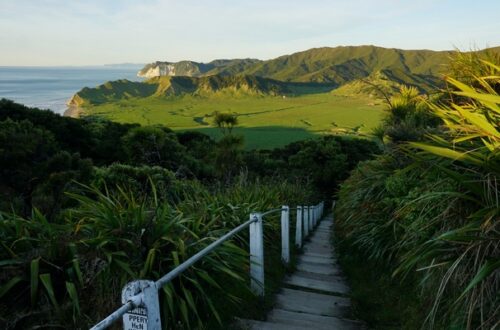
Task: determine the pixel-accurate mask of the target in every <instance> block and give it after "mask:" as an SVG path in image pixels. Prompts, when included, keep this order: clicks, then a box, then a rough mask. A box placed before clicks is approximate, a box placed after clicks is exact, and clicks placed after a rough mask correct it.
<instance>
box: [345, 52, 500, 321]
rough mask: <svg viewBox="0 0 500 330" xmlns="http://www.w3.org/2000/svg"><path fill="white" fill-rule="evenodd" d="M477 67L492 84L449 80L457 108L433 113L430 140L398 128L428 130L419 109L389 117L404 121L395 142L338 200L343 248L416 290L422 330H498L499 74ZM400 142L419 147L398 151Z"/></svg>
mask: <svg viewBox="0 0 500 330" xmlns="http://www.w3.org/2000/svg"><path fill="white" fill-rule="evenodd" d="M459 60H462V59H461V58H459ZM468 63H469V62H468ZM473 63H476V64H477V65H480V66H481V67H479V68H474V67H472V68H471V67H469V68H468V70H464V71H463V72H476V73H481V72H487V73H488V74H487V75H486V76H484V77H482V76H480V75H479V74H478V75H473V77H469V79H465V80H464V81H466V82H470V81H471V79H470V78H473V80H474V81H475V83H474V84H470V85H466V84H464V83H463V82H461V81H459V80H456V79H453V78H447V82H448V84H449V87H450V90H449V91H448V92H447V94H448V95H452V96H456V98H454V97H451V98H449V97H444V96H443V97H442V98H441V99H437V100H436V101H435V102H427V103H426V104H427V105H426V107H427V113H426V114H425V115H424V117H426V118H430V117H432V116H433V117H434V119H431V120H425V121H427V122H429V123H434V122H435V121H436V120H441V126H439V127H436V126H435V125H425V127H428V129H426V133H428V134H429V135H427V136H426V137H422V136H421V135H419V134H417V135H414V134H409V135H408V134H407V133H408V132H412V131H415V130H414V129H413V130H407V128H406V126H401V125H400V123H401V122H406V123H411V126H412V127H413V128H419V127H420V128H421V127H422V125H421V123H422V121H414V120H413V119H412V120H408V119H407V118H415V115H413V114H412V112H414V111H417V112H420V111H422V109H417V108H415V106H414V104H413V103H412V102H411V100H410V99H408V98H407V99H406V103H405V102H402V103H400V104H399V105H398V107H397V108H394V107H391V109H390V110H391V111H397V117H399V118H400V119H401V120H398V121H396V120H392V119H391V120H387V121H386V126H385V127H384V131H385V132H386V133H387V132H390V134H391V136H392V137H393V139H392V141H391V143H390V144H388V145H386V150H385V153H384V154H383V155H381V156H379V157H377V158H376V159H375V160H372V161H368V162H365V163H362V164H361V165H360V166H359V167H358V168H357V169H356V170H355V171H354V172H353V173H352V175H351V177H350V178H349V179H348V180H347V181H346V182H345V183H344V184H343V185H342V187H341V190H340V193H339V208H338V216H339V218H338V221H337V224H338V228H339V233H340V234H341V237H343V239H344V242H343V243H342V244H344V245H347V246H351V247H355V248H356V250H357V253H360V254H361V255H364V256H365V257H367V258H370V259H372V260H374V261H376V262H379V263H382V264H385V265H387V266H388V269H389V270H390V271H392V272H394V273H393V275H394V276H395V280H401V281H408V282H409V283H411V284H410V285H413V286H416V285H418V286H419V289H420V294H419V298H418V299H420V300H421V306H427V308H426V310H425V312H426V314H427V317H426V319H425V320H422V323H423V327H425V328H439V329H442V328H444V329H476V328H480V329H490V328H494V327H495V324H496V325H498V323H497V322H498V319H499V310H498V291H499V286H500V280H499V277H498V274H499V273H498V269H499V267H500V264H499V263H498V260H499V257H500V255H499V251H500V246H499V244H500V236H499V235H498V224H499V221H498V220H499V216H500V206H499V200H498V196H499V193H500V189H499V187H498V183H497V182H498V178H499V176H500V153H499V150H500V131H499V123H500V117H499V112H500V111H499V105H500V97H499V95H498V86H499V81H500V78H499V76H500V67H499V66H498V65H495V64H492V63H490V62H485V61H473ZM402 108H404V109H402ZM391 116H392V117H396V115H395V114H392V115H391ZM418 116H421V115H418ZM425 121H424V122H425ZM419 122H420V123H419ZM394 132H396V133H394ZM430 133H432V134H430ZM396 136H397V137H404V139H406V140H410V141H413V142H411V143H409V144H405V143H403V141H401V140H400V139H399V138H398V139H397V142H398V144H393V143H392V142H394V140H395V139H394V137H396ZM415 140H417V141H418V140H420V142H415ZM400 321H401V322H402V324H400V326H402V327H405V326H408V324H405V322H406V321H407V320H400Z"/></svg>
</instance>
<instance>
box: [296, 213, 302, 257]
mask: <svg viewBox="0 0 500 330" xmlns="http://www.w3.org/2000/svg"><path fill="white" fill-rule="evenodd" d="M302 226H303V225H302V206H297V221H296V223H295V245H296V246H297V247H298V248H301V247H302Z"/></svg>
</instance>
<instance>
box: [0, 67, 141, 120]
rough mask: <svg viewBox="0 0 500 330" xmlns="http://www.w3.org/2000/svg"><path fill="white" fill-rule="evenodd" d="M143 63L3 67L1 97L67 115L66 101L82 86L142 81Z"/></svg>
mask: <svg viewBox="0 0 500 330" xmlns="http://www.w3.org/2000/svg"><path fill="white" fill-rule="evenodd" d="M141 67H142V66H140V65H137V66H135V65H134V66H93V67H90V66H89V67H5V66H3V67H2V66H0V99H1V98H6V99H10V100H13V101H15V102H18V103H21V104H24V105H26V106H30V107H37V108H40V109H50V110H52V111H54V112H56V113H59V114H61V115H62V114H64V111H66V109H67V106H66V102H67V101H68V100H69V99H70V98H71V96H73V94H75V93H76V92H78V91H79V90H80V89H82V88H83V87H96V86H98V85H101V84H103V83H105V82H106V81H109V80H118V79H128V80H133V81H141V80H142V78H138V77H137V76H136V74H137V71H139V69H140V68H141Z"/></svg>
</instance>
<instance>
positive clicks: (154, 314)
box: [122, 280, 161, 330]
mask: <svg viewBox="0 0 500 330" xmlns="http://www.w3.org/2000/svg"><path fill="white" fill-rule="evenodd" d="M139 293H142V304H141V306H140V307H138V308H134V309H132V310H130V311H129V312H127V313H125V314H123V317H122V320H123V328H124V329H148V330H161V318H160V300H159V299H158V289H157V288H156V284H155V282H153V281H146V280H137V281H133V282H130V283H128V284H127V285H125V287H124V288H123V290H122V303H123V304H126V303H127V302H129V301H130V300H131V298H132V297H134V296H135V295H137V294H139Z"/></svg>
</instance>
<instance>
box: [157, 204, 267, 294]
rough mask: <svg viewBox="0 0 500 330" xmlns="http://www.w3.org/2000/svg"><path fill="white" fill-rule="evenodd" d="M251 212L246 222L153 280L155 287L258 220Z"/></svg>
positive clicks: (158, 286)
mask: <svg viewBox="0 0 500 330" xmlns="http://www.w3.org/2000/svg"><path fill="white" fill-rule="evenodd" d="M252 214H258V213H252ZM252 214H251V215H250V220H248V221H247V222H245V223H243V224H241V225H239V226H238V227H236V228H234V229H233V230H231V231H229V232H228V233H227V234H225V235H223V236H222V237H221V238H219V239H218V240H216V241H215V242H213V243H211V244H209V245H208V246H207V247H205V248H204V249H203V250H201V251H200V252H198V253H196V254H195V255H193V256H192V257H190V258H189V259H188V260H186V261H184V262H183V263H182V264H180V265H179V266H177V267H176V268H175V269H173V270H172V271H170V272H169V273H167V274H166V275H165V276H163V277H161V278H160V279H158V280H157V281H156V282H155V285H156V287H157V288H158V289H159V288H161V287H162V286H164V285H165V284H167V283H168V282H170V281H171V280H172V279H174V278H176V277H177V276H179V275H180V274H181V273H182V272H184V271H185V270H186V269H188V268H189V267H190V266H191V265H193V264H194V263H195V262H197V261H198V260H200V259H201V258H203V257H204V256H206V255H207V254H209V253H210V252H212V251H213V250H214V249H215V248H216V247H218V246H219V245H221V244H222V243H224V242H225V241H227V240H228V239H230V238H231V237H232V236H234V235H235V234H237V233H239V232H240V231H242V230H243V229H245V228H246V227H248V226H249V225H251V224H252V223H255V222H257V221H258V218H256V217H252Z"/></svg>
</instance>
